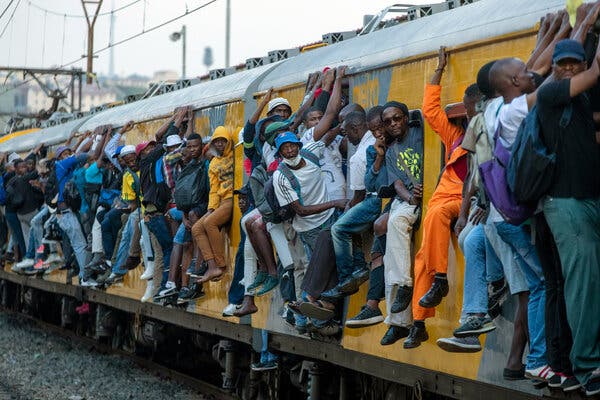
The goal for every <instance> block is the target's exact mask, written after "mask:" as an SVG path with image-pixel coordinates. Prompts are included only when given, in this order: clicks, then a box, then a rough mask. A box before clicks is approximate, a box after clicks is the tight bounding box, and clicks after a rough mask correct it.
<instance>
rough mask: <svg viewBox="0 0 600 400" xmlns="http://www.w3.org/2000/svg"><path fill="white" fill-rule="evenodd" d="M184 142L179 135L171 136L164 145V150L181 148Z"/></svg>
mask: <svg viewBox="0 0 600 400" xmlns="http://www.w3.org/2000/svg"><path fill="white" fill-rule="evenodd" d="M182 143H183V140H181V137H179V135H169V136H167V142H166V143H165V144H164V145H163V147H164V148H167V147H173V146H181V144H182Z"/></svg>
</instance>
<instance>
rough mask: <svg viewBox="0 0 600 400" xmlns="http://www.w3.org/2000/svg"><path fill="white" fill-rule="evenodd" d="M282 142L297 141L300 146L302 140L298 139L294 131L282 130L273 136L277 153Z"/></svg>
mask: <svg viewBox="0 0 600 400" xmlns="http://www.w3.org/2000/svg"><path fill="white" fill-rule="evenodd" d="M284 143H298V144H299V145H300V147H302V142H301V141H300V140H298V138H297V137H296V134H295V133H294V132H283V133H280V134H279V135H277V137H276V138H275V147H276V148H277V152H278V153H279V148H280V147H281V146H282V145H283V144H284Z"/></svg>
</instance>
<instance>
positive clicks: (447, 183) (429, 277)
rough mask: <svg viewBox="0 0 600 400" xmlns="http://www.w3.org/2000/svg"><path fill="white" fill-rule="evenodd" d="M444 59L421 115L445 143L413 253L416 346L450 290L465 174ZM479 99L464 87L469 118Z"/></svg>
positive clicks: (412, 343)
mask: <svg viewBox="0 0 600 400" xmlns="http://www.w3.org/2000/svg"><path fill="white" fill-rule="evenodd" d="M447 62H448V55H447V53H446V51H445V49H444V48H441V49H440V52H439V59H438V67H437V68H436V70H435V73H434V75H433V77H432V78H431V81H430V83H429V84H427V85H426V86H425V95H424V99H423V116H424V117H425V120H426V121H427V123H428V124H429V126H431V128H433V130H434V131H435V132H436V133H437V134H438V135H439V137H440V139H441V140H442V142H443V143H444V146H445V149H446V153H445V160H446V165H445V167H444V170H443V171H442V174H441V177H440V180H439V182H438V185H437V187H436V189H435V192H434V193H433V196H432V197H431V199H430V200H429V203H428V204H427V209H426V215H425V220H424V222H423V242H422V244H421V249H420V250H419V252H418V253H417V255H416V257H415V271H414V273H415V277H414V289H413V293H412V312H413V319H414V326H413V328H412V329H411V332H410V334H409V336H408V337H407V339H406V340H405V341H404V348H406V349H410V348H415V347H418V346H419V345H420V344H421V342H423V341H426V340H427V339H428V338H429V336H428V335H427V331H426V329H425V319H426V318H429V317H433V316H434V315H435V308H434V307H435V306H437V305H438V304H440V302H441V301H442V298H443V297H444V296H446V295H447V294H448V278H447V277H446V273H447V271H448V247H449V243H450V237H451V236H450V235H451V228H450V225H451V223H452V221H453V220H455V219H457V218H458V214H459V211H460V207H461V202H462V189H463V182H464V179H465V177H466V175H467V157H466V155H467V151H466V150H464V149H463V148H462V147H461V146H460V144H461V142H462V139H463V136H464V128H463V127H461V126H458V125H455V124H453V123H451V122H450V121H449V120H448V117H447V116H446V113H445V112H444V110H443V108H442V105H441V98H440V97H441V91H442V88H441V86H440V81H441V78H442V74H443V72H444V68H445V67H446V65H447ZM480 98H481V93H480V92H479V90H478V88H477V86H476V85H471V86H469V87H468V88H467V90H466V91H465V95H464V98H463V103H464V105H465V108H466V110H467V118H470V117H472V116H473V115H475V104H476V103H477V102H478V101H479V99H480ZM398 300H399V301H400V300H402V299H398ZM403 303H404V304H406V303H407V302H406V301H404V302H403ZM407 306H408V304H407V305H406V307H407Z"/></svg>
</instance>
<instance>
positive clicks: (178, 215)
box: [169, 208, 183, 222]
mask: <svg viewBox="0 0 600 400" xmlns="http://www.w3.org/2000/svg"><path fill="white" fill-rule="evenodd" d="M169 216H170V217H171V218H173V220H174V221H177V222H181V221H183V211H179V210H178V209H176V208H171V209H170V210H169Z"/></svg>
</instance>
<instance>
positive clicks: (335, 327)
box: [317, 321, 340, 336]
mask: <svg viewBox="0 0 600 400" xmlns="http://www.w3.org/2000/svg"><path fill="white" fill-rule="evenodd" d="M317 333H319V334H321V335H323V336H335V335H337V334H338V333H340V325H339V324H338V323H337V322H335V321H328V322H327V323H325V325H323V326H320V327H318V328H317Z"/></svg>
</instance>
